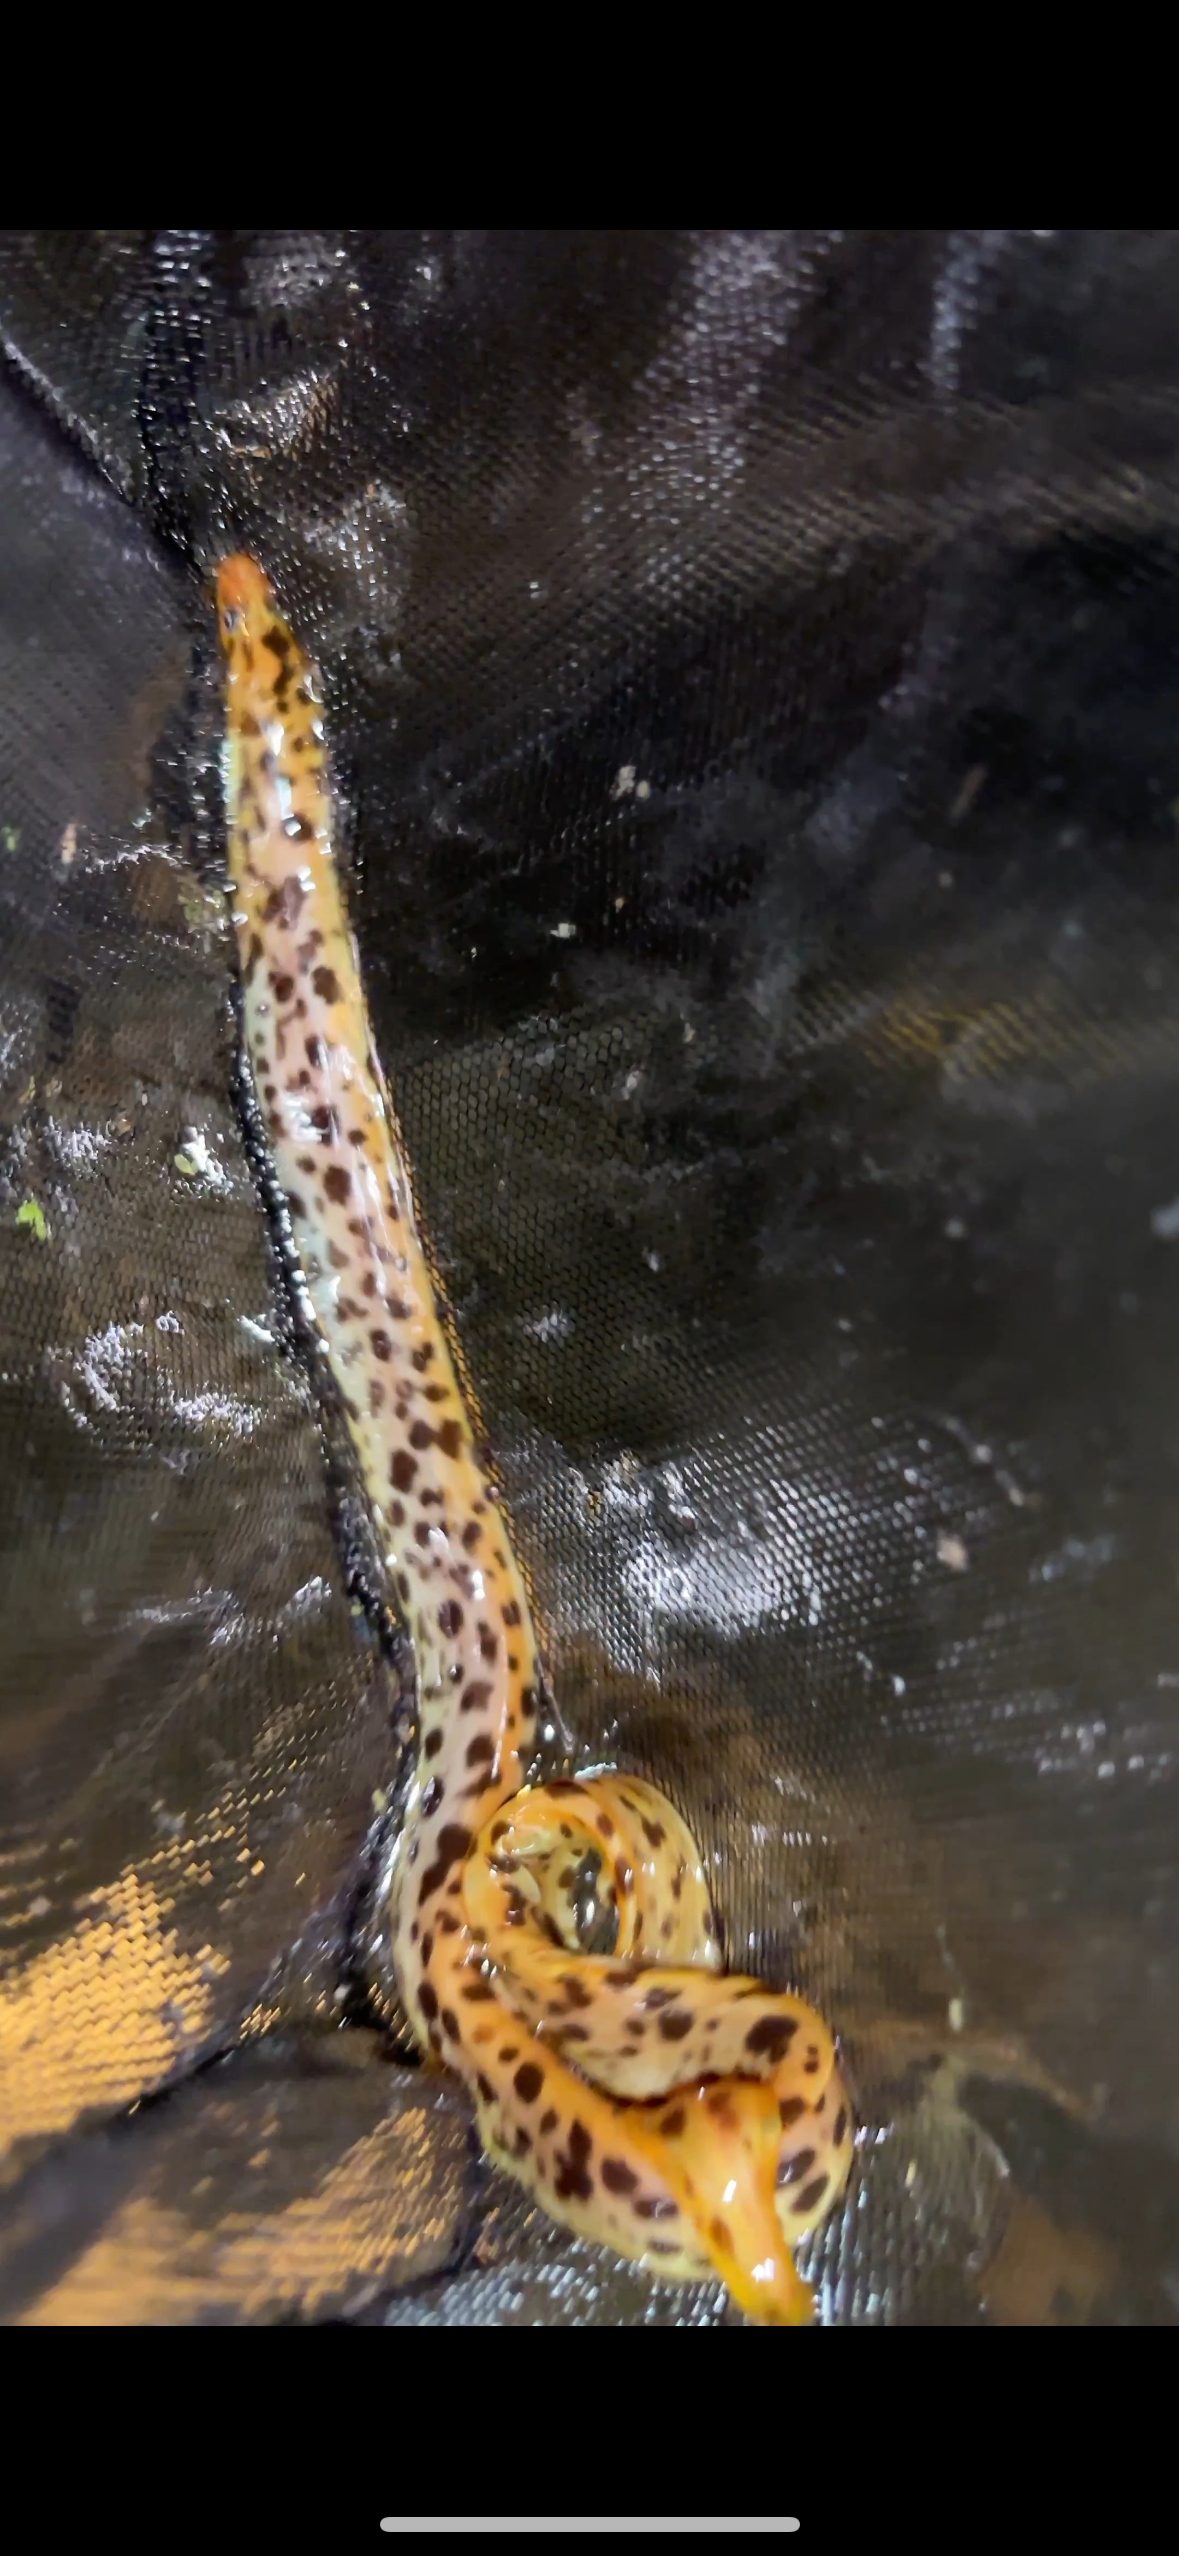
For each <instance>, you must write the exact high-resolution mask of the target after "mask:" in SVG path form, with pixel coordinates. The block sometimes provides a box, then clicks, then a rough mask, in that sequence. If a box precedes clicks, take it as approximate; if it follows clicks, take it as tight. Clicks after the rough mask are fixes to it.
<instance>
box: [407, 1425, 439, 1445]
mask: <svg viewBox="0 0 1179 2556" xmlns="http://www.w3.org/2000/svg"><path fill="white" fill-rule="evenodd" d="M433 1439H434V1432H433V1430H432V1428H431V1427H430V1423H429V1421H428V1420H415V1421H414V1424H413V1427H412V1429H411V1430H410V1433H409V1443H410V1445H411V1447H417V1448H419V1449H421V1448H422V1447H428V1446H431V1445H432V1444H433Z"/></svg>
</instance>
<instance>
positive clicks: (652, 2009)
mask: <svg viewBox="0 0 1179 2556" xmlns="http://www.w3.org/2000/svg"><path fill="white" fill-rule="evenodd" d="M678 1995H679V1990H678V1988H648V1990H647V1994H646V1996H645V1997H644V1999H643V2004H644V2006H645V2007H646V2009H647V2012H648V2014H651V2015H654V2014H657V2013H658V2011H659V2008H660V2006H674V2004H675V2001H676V1998H677V1997H678Z"/></svg>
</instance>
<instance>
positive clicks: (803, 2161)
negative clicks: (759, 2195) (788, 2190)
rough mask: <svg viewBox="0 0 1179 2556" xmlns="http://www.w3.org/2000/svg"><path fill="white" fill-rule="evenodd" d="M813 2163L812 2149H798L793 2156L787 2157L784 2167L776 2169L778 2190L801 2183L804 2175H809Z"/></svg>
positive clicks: (813, 2153)
mask: <svg viewBox="0 0 1179 2556" xmlns="http://www.w3.org/2000/svg"><path fill="white" fill-rule="evenodd" d="M814 2162H815V2152H814V2149H813V2148H799V2150H798V2152H797V2154H796V2155H795V2156H793V2157H788V2158H787V2161H786V2163H785V2165H780V2166H779V2168H778V2177H777V2180H778V2186H779V2189H780V2190H781V2189H783V2188H784V2187H785V2185H786V2184H788V2183H801V2181H802V2178H803V2176H804V2174H809V2173H810V2170H811V2167H812V2166H813V2164H814Z"/></svg>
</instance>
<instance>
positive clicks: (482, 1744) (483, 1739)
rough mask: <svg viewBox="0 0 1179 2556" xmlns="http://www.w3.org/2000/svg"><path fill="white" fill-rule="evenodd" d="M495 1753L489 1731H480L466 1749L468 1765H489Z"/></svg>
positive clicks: (493, 1742)
mask: <svg viewBox="0 0 1179 2556" xmlns="http://www.w3.org/2000/svg"><path fill="white" fill-rule="evenodd" d="M494 1755H495V1741H494V1740H493V1739H492V1736H491V1733H490V1731H480V1733H479V1735H478V1738H477V1739H473V1740H472V1742H471V1745H470V1747H469V1749H468V1750H467V1764H468V1766H489V1765H490V1763H491V1760H492V1758H493V1757H494Z"/></svg>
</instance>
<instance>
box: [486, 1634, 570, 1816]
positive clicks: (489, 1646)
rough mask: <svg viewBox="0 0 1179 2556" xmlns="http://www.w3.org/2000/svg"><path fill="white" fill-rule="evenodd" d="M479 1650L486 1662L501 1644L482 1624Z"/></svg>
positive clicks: (493, 1656)
mask: <svg viewBox="0 0 1179 2556" xmlns="http://www.w3.org/2000/svg"><path fill="white" fill-rule="evenodd" d="M479 1649H480V1652H481V1654H482V1656H483V1658H484V1659H485V1660H493V1659H494V1658H495V1655H496V1652H497V1651H498V1649H499V1643H498V1641H497V1639H496V1636H495V1634H494V1633H493V1632H492V1630H491V1626H490V1625H489V1624H481V1625H480V1627H479ZM549 1789H550V1791H551V1790H552V1787H551V1786H550V1788H549Z"/></svg>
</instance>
